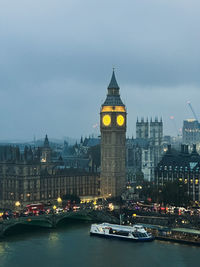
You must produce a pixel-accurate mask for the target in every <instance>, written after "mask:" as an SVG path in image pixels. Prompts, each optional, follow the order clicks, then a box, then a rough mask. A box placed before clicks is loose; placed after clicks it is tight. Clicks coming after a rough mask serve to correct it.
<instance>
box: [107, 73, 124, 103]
mask: <svg viewBox="0 0 200 267" xmlns="http://www.w3.org/2000/svg"><path fill="white" fill-rule="evenodd" d="M103 106H124V104H123V102H122V100H121V98H120V94H119V85H118V84H117V81H116V78H115V72H114V70H113V73H112V77H111V80H110V83H109V85H108V94H107V97H106V100H105V102H104V103H103Z"/></svg>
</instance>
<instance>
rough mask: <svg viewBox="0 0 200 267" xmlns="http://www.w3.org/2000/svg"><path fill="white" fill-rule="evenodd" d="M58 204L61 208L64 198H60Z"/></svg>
mask: <svg viewBox="0 0 200 267" xmlns="http://www.w3.org/2000/svg"><path fill="white" fill-rule="evenodd" d="M57 202H58V206H61V205H62V198H61V197H58V198H57Z"/></svg>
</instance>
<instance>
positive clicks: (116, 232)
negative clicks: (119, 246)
mask: <svg viewBox="0 0 200 267" xmlns="http://www.w3.org/2000/svg"><path fill="white" fill-rule="evenodd" d="M90 234H91V235H97V236H102V237H113V238H119V239H124V240H130V241H153V240H154V237H153V236H152V234H151V233H148V232H147V231H146V230H145V229H144V227H143V226H142V225H137V224H136V225H133V226H125V225H118V224H110V223H101V224H92V225H91V229H90Z"/></svg>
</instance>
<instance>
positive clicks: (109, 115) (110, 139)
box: [100, 71, 127, 197]
mask: <svg viewBox="0 0 200 267" xmlns="http://www.w3.org/2000/svg"><path fill="white" fill-rule="evenodd" d="M126 115H127V113H126V108H125V105H124V104H123V102H122V100H121V98H120V94H119V86H118V84H117V81H116V78H115V73H114V71H113V74H112V78H111V81H110V84H109V86H108V93H107V97H106V100H105V102H104V103H103V105H102V106H101V111H100V130H101V196H102V197H116V196H120V195H121V194H122V192H123V191H124V189H125V185H126V166H125V158H126Z"/></svg>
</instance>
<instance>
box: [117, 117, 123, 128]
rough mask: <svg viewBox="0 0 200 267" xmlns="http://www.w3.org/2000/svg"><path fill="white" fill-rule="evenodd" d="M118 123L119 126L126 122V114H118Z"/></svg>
mask: <svg viewBox="0 0 200 267" xmlns="http://www.w3.org/2000/svg"><path fill="white" fill-rule="evenodd" d="M117 124H118V125H119V126H122V125H123V124H124V116H122V115H118V116H117Z"/></svg>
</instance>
